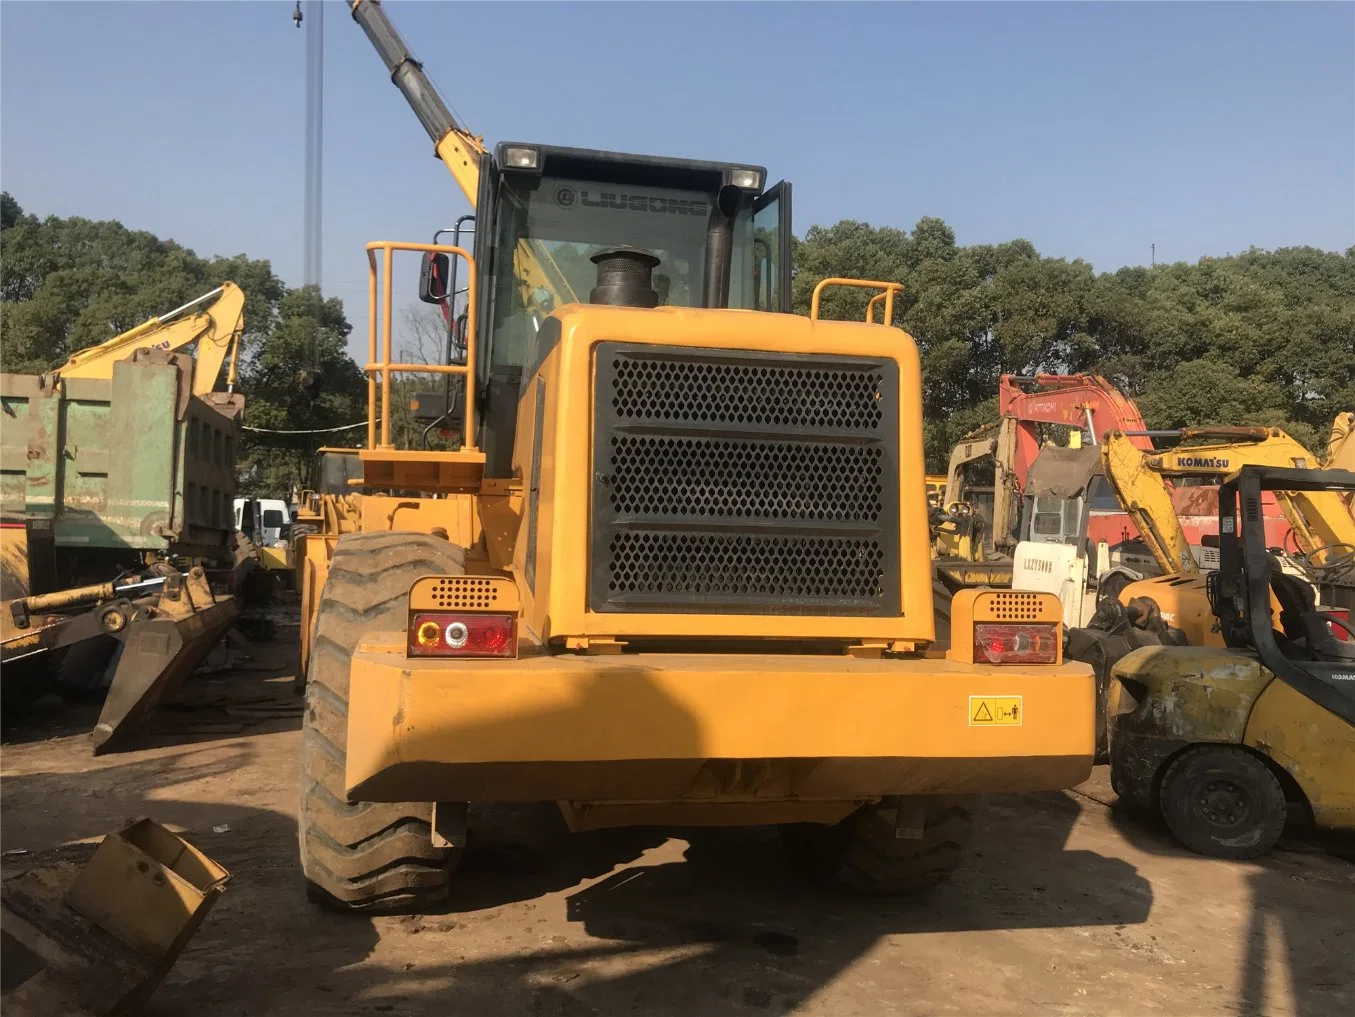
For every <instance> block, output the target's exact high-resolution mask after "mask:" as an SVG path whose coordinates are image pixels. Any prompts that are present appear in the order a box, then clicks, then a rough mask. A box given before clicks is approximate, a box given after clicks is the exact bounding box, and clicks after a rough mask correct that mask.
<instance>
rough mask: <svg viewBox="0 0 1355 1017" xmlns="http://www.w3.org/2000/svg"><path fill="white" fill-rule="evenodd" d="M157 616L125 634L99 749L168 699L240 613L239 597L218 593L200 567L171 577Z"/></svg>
mask: <svg viewBox="0 0 1355 1017" xmlns="http://www.w3.org/2000/svg"><path fill="white" fill-rule="evenodd" d="M176 579H177V580H179V581H172V582H167V583H166V584H165V590H164V592H163V593H162V594H161V596H160V600H159V604H158V606H157V609H156V612H155V616H154V617H152V618H149V619H146V620H138V621H133V622H131V623H129V624H128V626H127V629H126V631H125V633H123V634H122V635H123V639H122V647H121V652H120V654H119V656H118V658H117V666H116V670H115V671H114V673H113V682H112V684H111V685H110V686H109V689H108V698H107V699H105V700H104V706H103V712H102V713H100V714H99V722H98V723H97V724H96V725H95V727H94V730H93V732H91V734H90V738H91V740H92V742H93V747H94V754H95V755H96V756H97V755H100V754H102V753H104V752H111V751H113V750H115V749H116V748H118V746H119V744H121V743H122V742H123V741H124V740H125V739H126V736H127V734H128V733H129V732H130V731H132V730H134V729H135V728H136V727H137V726H138V725H139V724H140V723H141V722H142V721H143V720H145V718H146V717H147V716H148V715H149V714H150V713H151V711H153V710H154V709H155V707H156V706H158V705H159V704H160V703H161V701H163V700H164V698H165V697H166V696H168V695H170V694H172V693H173V692H174V691H175V690H177V689H178V688H179V686H180V685H182V684H183V682H184V679H186V678H187V677H188V676H189V675H190V674H192V673H193V671H194V669H195V668H196V667H197V666H198V665H199V664H200V663H202V660H203V658H204V657H206V656H207V654H208V652H209V651H210V650H211V649H212V647H213V646H215V645H216V642H217V640H218V639H220V638H221V636H222V635H223V634H224V633H225V631H226V628H227V627H228V626H229V625H230V623H231V622H232V621H233V620H234V618H235V616H236V615H237V614H239V605H238V603H237V602H236V600H235V598H234V597H229V596H226V597H215V596H214V595H213V594H212V591H211V587H210V586H209V585H208V583H207V579H206V576H205V575H204V574H203V572H202V570H201V569H198V568H195V569H193V570H192V571H191V572H190V573H189V574H188V575H187V576H184V577H171V580H176Z"/></svg>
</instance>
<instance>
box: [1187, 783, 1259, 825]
mask: <svg viewBox="0 0 1355 1017" xmlns="http://www.w3.org/2000/svg"><path fill="white" fill-rule="evenodd" d="M1195 810H1196V812H1198V813H1199V815H1200V818H1202V819H1204V820H1205V821H1206V822H1208V823H1209V824H1211V825H1212V826H1218V827H1234V826H1240V825H1241V824H1242V823H1244V822H1245V821H1246V819H1247V814H1248V813H1249V812H1250V811H1251V795H1250V794H1248V793H1247V789H1246V788H1245V787H1243V786H1242V785H1241V784H1238V783H1237V782H1236V781H1232V780H1228V779H1227V778H1224V777H1213V778H1210V779H1209V780H1207V781H1205V782H1204V783H1203V784H1202V785H1201V787H1200V789H1199V793H1198V794H1197V795H1196V798H1195Z"/></svg>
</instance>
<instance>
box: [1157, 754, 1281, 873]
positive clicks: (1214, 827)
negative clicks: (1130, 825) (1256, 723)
mask: <svg viewBox="0 0 1355 1017" xmlns="http://www.w3.org/2000/svg"><path fill="white" fill-rule="evenodd" d="M1158 805H1159V808H1160V809H1161V811H1162V818H1163V819H1165V820H1166V821H1167V827H1168V828H1169V829H1170V830H1171V832H1172V833H1173V834H1174V835H1175V836H1176V839H1177V840H1179V841H1180V842H1181V843H1182V844H1184V845H1185V846H1186V847H1187V848H1189V849H1190V850H1191V851H1194V852H1196V853H1197V854H1202V855H1209V856H1211V857H1213V858H1255V857H1257V856H1258V855H1263V854H1265V853H1266V852H1267V851H1269V850H1270V849H1271V848H1272V847H1274V846H1275V842H1276V841H1277V840H1279V839H1280V834H1281V833H1283V832H1284V821H1285V817H1286V815H1287V813H1288V806H1287V804H1286V802H1285V798H1284V788H1282V787H1281V786H1280V782H1279V780H1278V779H1277V778H1276V776H1275V774H1274V773H1272V772H1271V770H1270V767H1268V766H1267V765H1266V764H1265V763H1264V762H1263V761H1262V760H1260V759H1258V758H1257V757H1255V756H1253V755H1252V754H1251V753H1249V752H1247V751H1246V750H1245V749H1242V748H1238V747H1236V746H1232V745H1200V746H1197V747H1195V748H1193V749H1187V750H1186V751H1185V752H1183V753H1181V754H1180V755H1179V756H1177V757H1176V758H1175V759H1173V760H1172V762H1171V763H1170V765H1168V767H1167V770H1166V773H1164V774H1163V776H1162V787H1161V790H1160V791H1159V794H1158Z"/></svg>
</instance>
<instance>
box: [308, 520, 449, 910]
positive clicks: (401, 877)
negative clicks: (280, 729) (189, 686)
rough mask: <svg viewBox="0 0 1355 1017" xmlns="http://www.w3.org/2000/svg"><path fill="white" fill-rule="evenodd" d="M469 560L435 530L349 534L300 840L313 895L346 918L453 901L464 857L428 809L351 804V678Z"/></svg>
mask: <svg viewBox="0 0 1355 1017" xmlns="http://www.w3.org/2000/svg"><path fill="white" fill-rule="evenodd" d="M464 571H465V553H464V552H463V551H462V550H461V548H459V547H457V546H456V545H455V544H450V543H448V542H447V541H446V540H443V539H441V538H438V537H433V536H430V535H428V534H426V533H402V532H386V533H355V534H350V535H348V536H344V537H341V538H340V539H339V541H338V544H337V546H336V547H335V550H334V557H333V559H332V560H331V562H330V566H329V576H328V579H327V580H326V581H325V585H324V589H323V591H322V592H321V599H320V608H319V612H318V614H317V616H316V622H315V644H314V647H313V649H312V652H311V659H310V671H309V674H308V676H307V682H306V711H305V719H304V721H303V723H302V740H301V804H300V809H299V813H298V815H299V822H298V840H299V841H300V851H301V870H302V874H303V876H304V877H305V881H306V892H307V896H309V897H310V899H311V900H312V901H314V902H315V903H317V904H320V905H322V906H325V907H329V908H332V909H335V910H343V911H363V912H373V911H409V910H414V909H417V908H418V907H420V906H424V905H428V904H431V903H435V902H436V901H439V900H441V899H442V898H444V897H445V896H446V895H447V885H448V879H449V877H450V875H451V869H452V865H453V864H454V862H455V861H456V860H457V859H456V857H455V854H454V852H453V851H451V850H449V849H446V848H436V847H434V846H433V842H432V826H431V819H432V806H431V805H430V804H427V803H398V804H389V803H358V804H352V805H350V804H348V803H347V802H346V801H345V800H344V765H345V749H346V746H347V735H348V672H349V667H350V664H351V660H352V656H353V651H354V650H355V649H356V648H357V644H358V642H359V641H360V640H361V639H362V638H363V637H364V636H366V635H367V634H368V633H370V632H379V631H382V630H387V631H389V630H400V631H403V629H404V627H405V605H406V603H407V601H406V595H407V594H408V593H409V587H410V585H411V584H412V583H413V582H414V580H416V579H418V578H420V577H422V576H427V575H461V574H462V573H464Z"/></svg>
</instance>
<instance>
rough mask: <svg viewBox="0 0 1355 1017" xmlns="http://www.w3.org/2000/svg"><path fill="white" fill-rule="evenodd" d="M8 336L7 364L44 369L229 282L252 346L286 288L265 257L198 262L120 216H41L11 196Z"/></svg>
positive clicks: (6, 222)
mask: <svg viewBox="0 0 1355 1017" xmlns="http://www.w3.org/2000/svg"><path fill="white" fill-rule="evenodd" d="M4 197H5V201H4V210H3V212H4V214H3V219H2V220H0V222H2V223H3V229H2V231H0V249H2V250H3V258H2V259H0V336H3V344H4V345H3V353H4V363H5V369H6V370H13V371H30V372H34V371H46V370H50V369H51V368H53V367H57V366H60V365H61V364H63V363H64V362H65V361H66V359H67V358H68V357H69V356H70V355H71V354H72V353H75V352H76V351H77V350H82V349H84V348H86V347H87V346H92V345H95V344H97V343H101V342H103V341H104V340H106V339H110V338H112V337H113V336H115V335H117V334H118V333H120V332H125V331H126V330H127V329H129V328H132V327H133V326H135V325H139V324H140V323H141V322H143V321H145V320H146V319H147V318H151V317H154V316H156V315H161V314H165V313H166V312H168V311H171V310H173V309H174V308H176V307H179V306H180V305H182V304H185V303H187V302H188V301H190V300H192V299H194V298H195V297H199V296H201V295H202V294H204V293H206V292H208V291H209V290H211V289H212V288H214V287H215V286H217V285H219V284H220V283H222V282H224V281H226V280H231V281H233V282H235V283H237V284H238V285H239V286H240V287H241V289H243V290H244V291H245V296H246V304H245V328H246V335H245V342H246V344H249V343H253V342H257V341H259V340H261V339H262V338H263V337H265V336H267V335H268V334H269V332H270V330H271V328H272V326H273V324H274V317H275V310H274V308H275V306H276V303H277V301H278V300H279V299H280V298H281V296H282V294H283V291H284V290H285V289H286V287H285V286H284V285H283V283H282V281H281V280H280V279H278V278H277V276H275V275H274V274H273V271H272V268H271V267H270V265H269V263H268V262H267V261H257V260H253V259H250V258H246V257H245V256H243V255H240V256H237V257H234V258H200V257H198V256H197V255H196V254H194V253H193V252H192V251H191V250H189V249H187V248H185V247H181V246H180V245H178V244H176V243H175V242H174V241H172V240H161V239H160V238H158V237H156V236H154V235H153V234H150V233H146V232H144V231H137V230H129V229H127V228H126V227H125V226H123V225H122V223H119V222H111V221H110V222H94V221H91V220H89V219H78V218H71V219H60V218H57V217H55V216H49V217H48V218H46V219H38V218H37V217H36V216H32V215H25V214H24V212H23V209H22V208H20V206H19V204H18V202H16V201H15V200H14V199H13V198H12V197H11V196H10V195H8V194H6V195H5V196H4Z"/></svg>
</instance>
